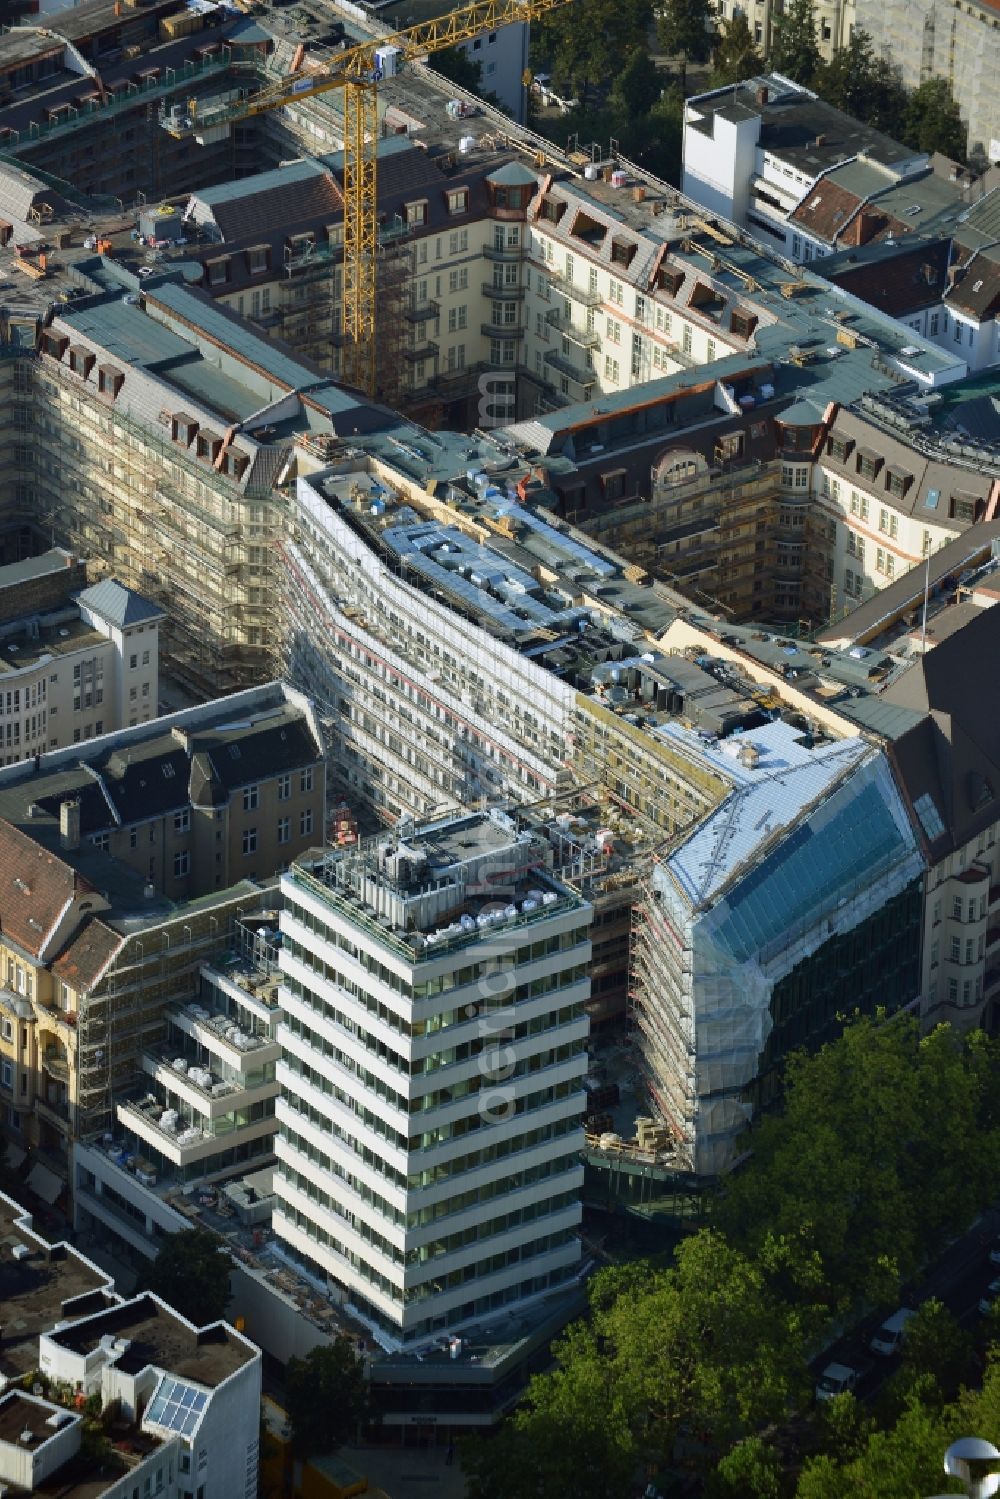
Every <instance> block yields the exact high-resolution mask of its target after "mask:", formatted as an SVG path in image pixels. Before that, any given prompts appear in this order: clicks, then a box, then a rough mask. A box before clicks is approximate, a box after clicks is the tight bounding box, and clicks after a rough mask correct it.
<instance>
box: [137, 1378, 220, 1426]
mask: <svg viewBox="0 0 1000 1499" xmlns="http://www.w3.org/2000/svg"><path fill="white" fill-rule="evenodd" d="M207 1404H208V1396H207V1395H206V1394H205V1392H204V1391H203V1390H198V1389H195V1387H194V1385H189V1384H184V1382H183V1381H182V1380H180V1379H170V1378H169V1377H168V1376H167V1375H164V1377H163V1378H162V1379H161V1380H160V1383H159V1384H158V1386H157V1388H156V1393H155V1394H154V1395H153V1398H152V1400H151V1401H150V1402H149V1405H148V1407H147V1409H146V1420H147V1421H148V1422H150V1423H151V1425H153V1426H162V1427H163V1429H164V1430H165V1431H175V1432H177V1433H178V1435H180V1436H182V1437H189V1436H190V1435H191V1433H192V1432H193V1431H194V1429H195V1427H196V1426H197V1424H198V1421H199V1419H200V1417H201V1413H202V1411H203V1410H204V1409H205V1406H206V1405H207Z"/></svg>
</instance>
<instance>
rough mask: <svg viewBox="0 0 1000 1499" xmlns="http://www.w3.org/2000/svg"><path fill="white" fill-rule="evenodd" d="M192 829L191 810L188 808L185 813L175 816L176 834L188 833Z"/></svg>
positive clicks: (178, 813)
mask: <svg viewBox="0 0 1000 1499" xmlns="http://www.w3.org/2000/svg"><path fill="white" fill-rule="evenodd" d="M190 827H191V809H190V807H186V808H185V809H184V811H183V812H177V813H175V814H174V832H175V833H186V832H188V831H189V830H190Z"/></svg>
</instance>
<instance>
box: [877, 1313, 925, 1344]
mask: <svg viewBox="0 0 1000 1499" xmlns="http://www.w3.org/2000/svg"><path fill="white" fill-rule="evenodd" d="M916 1315H917V1314H916V1312H911V1311H906V1310H905V1309H901V1310H900V1311H898V1312H893V1314H892V1316H891V1317H887V1318H886V1320H885V1321H884V1322H883V1323H882V1326H881V1327H880V1328H879V1330H878V1332H877V1333H876V1334H875V1336H874V1337H873V1338H872V1341H871V1350H872V1353H882V1354H885V1355H889V1354H891V1353H898V1352H899V1350H900V1348H901V1347H902V1345H903V1338H904V1336H905V1334H906V1324H907V1323H908V1322H909V1320H910V1318H911V1317H915V1316H916Z"/></svg>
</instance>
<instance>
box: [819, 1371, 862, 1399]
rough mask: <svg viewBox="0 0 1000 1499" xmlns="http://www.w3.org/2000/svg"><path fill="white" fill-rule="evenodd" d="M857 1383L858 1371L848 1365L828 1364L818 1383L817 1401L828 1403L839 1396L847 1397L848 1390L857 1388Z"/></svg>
mask: <svg viewBox="0 0 1000 1499" xmlns="http://www.w3.org/2000/svg"><path fill="white" fill-rule="evenodd" d="M857 1383H858V1371H857V1369H852V1368H850V1367H849V1366H848V1365H847V1364H827V1366H826V1368H825V1369H824V1370H823V1372H822V1374H821V1375H820V1377H819V1379H817V1381H816V1399H817V1400H823V1401H826V1400H833V1399H835V1398H836V1396H838V1395H846V1394H847V1392H848V1390H853V1389H855V1388H856V1386H857Z"/></svg>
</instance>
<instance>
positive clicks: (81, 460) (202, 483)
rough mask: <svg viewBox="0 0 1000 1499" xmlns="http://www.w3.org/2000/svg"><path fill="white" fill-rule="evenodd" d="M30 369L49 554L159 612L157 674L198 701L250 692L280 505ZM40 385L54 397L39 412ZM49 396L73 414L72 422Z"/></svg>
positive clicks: (54, 372)
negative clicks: (64, 555)
mask: <svg viewBox="0 0 1000 1499" xmlns="http://www.w3.org/2000/svg"><path fill="white" fill-rule="evenodd" d="M41 370H42V371H43V373H44V380H42V381H38V382H36V397H38V396H39V395H40V396H41V399H36V406H37V407H39V408H40V410H39V413H38V421H37V428H38V429H40V430H41V431H42V432H43V433H44V434H45V442H44V443H37V442H36V444H35V448H36V456H35V469H34V477H35V492H36V503H37V512H38V520H39V522H40V523H41V524H42V525H43V526H44V527H45V528H46V529H47V531H48V532H49V535H50V536H51V539H52V542H53V544H61V545H65V546H67V547H69V548H70V549H71V550H73V551H77V552H79V553H81V554H83V555H84V556H87V557H88V558H90V559H91V560H92V564H93V567H94V571H95V573H97V574H101V575H107V576H114V577H115V578H117V580H118V581H119V582H121V583H122V584H124V585H125V586H126V587H128V588H133V589H135V590H136V591H137V592H139V593H142V594H143V595H144V596H145V597H147V598H149V599H151V600H152V601H153V602H155V603H158V604H161V605H162V606H163V608H164V610H165V611H166V613H167V615H168V622H167V625H166V628H165V632H164V640H163V645H164V651H165V655H166V665H167V667H168V669H169V670H170V671H172V672H173V673H175V674H176V676H177V677H178V678H180V679H181V680H182V681H183V682H185V683H186V684H187V685H188V686H190V687H191V689H192V690H193V691H195V692H197V693H198V694H199V695H200V696H202V697H209V696H213V695H216V694H218V693H219V692H220V691H223V690H226V689H227V688H232V687H237V686H243V685H253V684H254V683H255V682H257V681H260V679H261V674H262V672H264V671H265V670H266V667H267V665H268V664H269V650H270V645H271V630H272V628H273V609H272V608H271V604H270V594H271V592H272V590H273V587H274V578H273V569H274V567H275V552H274V547H273V541H274V538H275V536H276V534H277V531H278V529H279V525H280V520H281V499H280V496H279V495H278V494H277V493H276V492H275V491H274V490H272V489H271V488H270V487H268V486H264V485H259V486H256V487H247V488H245V489H241V488H240V486H239V485H238V484H237V483H236V482H235V481H234V480H232V479H230V478H227V476H226V475H224V474H221V473H219V472H217V471H216V470H215V469H214V468H213V466H212V464H211V463H210V462H208V461H203V462H200V463H199V462H198V461H197V460H196V459H195V458H193V457H192V456H191V455H190V454H188V453H186V452H185V451H184V449H183V448H182V447H181V446H180V445H178V444H177V443H174V442H171V441H170V439H169V436H168V435H167V430H166V429H165V430H164V433H163V434H162V435H161V433H160V432H158V431H157V430H155V428H153V427H152V426H151V425H150V424H149V422H144V421H140V420H138V419H137V418H135V417H133V416H132V415H130V413H129V412H127V411H117V410H115V409H113V408H109V406H108V405H107V404H105V403H103V402H101V401H100V400H99V399H98V398H97V397H96V396H95V395H93V394H91V392H90V390H89V388H88V387H87V386H84V385H83V384H82V382H81V381H80V379H79V377H77V376H74V375H73V373H72V372H71V371H70V370H69V369H68V368H66V367H65V366H63V365H61V364H60V363H58V362H57V361H56V360H45V361H44V363H43V365H42V366H41ZM50 381H55V382H57V387H56V391H55V399H54V400H51V401H48V400H46V399H45V394H44V387H46V386H49V382H50ZM40 387H41V389H40ZM59 387H64V388H65V389H66V390H67V392H68V393H70V394H71V396H72V397H73V398H74V402H75V404H76V405H77V406H78V407H79V410H78V411H77V412H75V413H73V415H72V421H71V422H70V419H69V413H70V411H71V406H70V405H69V403H68V402H60V400H59V398H58V397H59V389H58V388H59ZM63 412H66V413H67V417H66V419H64V418H63ZM36 430H37V429H36ZM282 452H284V450H282ZM271 466H272V467H273V465H271Z"/></svg>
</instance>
